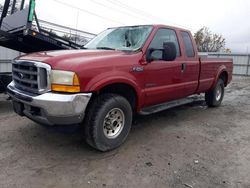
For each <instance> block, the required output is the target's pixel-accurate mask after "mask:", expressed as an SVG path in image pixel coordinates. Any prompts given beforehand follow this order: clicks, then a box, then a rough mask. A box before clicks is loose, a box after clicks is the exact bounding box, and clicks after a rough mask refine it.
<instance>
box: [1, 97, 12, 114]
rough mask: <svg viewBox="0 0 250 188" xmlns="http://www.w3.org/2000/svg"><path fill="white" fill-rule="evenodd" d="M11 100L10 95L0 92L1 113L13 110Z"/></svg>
mask: <svg viewBox="0 0 250 188" xmlns="http://www.w3.org/2000/svg"><path fill="white" fill-rule="evenodd" d="M12 111H13V109H12V104H11V101H10V100H8V95H5V94H0V114H2V113H9V112H12Z"/></svg>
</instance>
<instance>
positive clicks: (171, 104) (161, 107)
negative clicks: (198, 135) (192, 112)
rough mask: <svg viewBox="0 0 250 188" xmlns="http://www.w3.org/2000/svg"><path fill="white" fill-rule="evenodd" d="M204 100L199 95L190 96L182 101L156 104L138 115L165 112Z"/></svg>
mask: <svg viewBox="0 0 250 188" xmlns="http://www.w3.org/2000/svg"><path fill="white" fill-rule="evenodd" d="M201 100H204V98H203V97H202V96H200V95H192V96H190V97H187V98H183V99H178V100H174V101H170V102H165V103H161V104H157V105H154V106H149V107H146V108H143V109H142V110H141V111H140V112H139V114H141V115H149V114H153V113H157V112H160V111H163V110H167V109H169V108H173V107H177V106H181V105H184V104H188V103H192V102H195V101H201Z"/></svg>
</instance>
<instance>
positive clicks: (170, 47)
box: [162, 42, 177, 61]
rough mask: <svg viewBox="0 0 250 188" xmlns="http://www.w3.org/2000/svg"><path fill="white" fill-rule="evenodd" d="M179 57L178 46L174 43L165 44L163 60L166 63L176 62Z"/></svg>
mask: <svg viewBox="0 0 250 188" xmlns="http://www.w3.org/2000/svg"><path fill="white" fill-rule="evenodd" d="M176 56H177V51H176V46H175V44H174V43H173V42H164V43H163V53H162V59H163V60H164V61H174V60H175V59H176Z"/></svg>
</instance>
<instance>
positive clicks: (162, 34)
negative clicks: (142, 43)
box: [149, 29, 180, 59]
mask: <svg viewBox="0 0 250 188" xmlns="http://www.w3.org/2000/svg"><path fill="white" fill-rule="evenodd" d="M164 42H173V43H174V44H175V46H176V52H177V57H179V56H180V46H179V43H178V39H177V36H176V33H175V31H174V30H172V29H159V30H158V31H157V33H156V34H155V36H154V39H153V40H152V42H151V43H150V45H149V48H154V49H162V48H163V43H164ZM152 56H153V57H154V59H161V57H162V52H161V51H154V53H152Z"/></svg>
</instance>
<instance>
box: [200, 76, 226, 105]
mask: <svg viewBox="0 0 250 188" xmlns="http://www.w3.org/2000/svg"><path fill="white" fill-rule="evenodd" d="M223 97H224V81H223V80H222V79H219V80H218V82H217V83H216V85H215V87H214V88H213V89H212V90H211V91H208V92H206V93H205V101H206V104H207V105H208V106H209V107H217V106H220V104H221V102H222V100H223Z"/></svg>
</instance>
